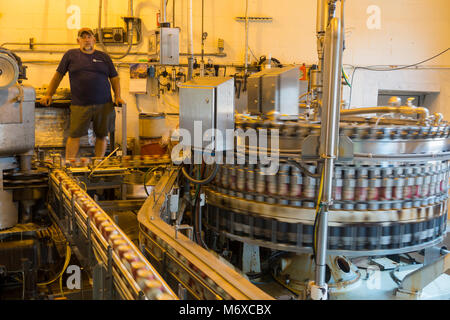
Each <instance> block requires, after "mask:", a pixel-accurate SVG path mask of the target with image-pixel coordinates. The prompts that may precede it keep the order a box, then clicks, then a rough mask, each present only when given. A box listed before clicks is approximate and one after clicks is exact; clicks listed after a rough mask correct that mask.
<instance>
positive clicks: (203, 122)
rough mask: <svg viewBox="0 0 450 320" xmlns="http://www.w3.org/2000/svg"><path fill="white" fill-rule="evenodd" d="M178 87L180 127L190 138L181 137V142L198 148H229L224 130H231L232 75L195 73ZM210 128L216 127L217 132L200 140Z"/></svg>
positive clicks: (229, 142) (221, 149) (230, 144)
mask: <svg viewBox="0 0 450 320" xmlns="http://www.w3.org/2000/svg"><path fill="white" fill-rule="evenodd" d="M179 88H180V129H186V130H187V131H189V132H190V135H191V141H184V139H183V141H182V142H181V143H183V144H184V145H189V146H191V147H192V148H194V150H197V151H200V150H199V149H202V150H203V149H204V148H206V147H208V148H209V149H210V150H215V151H225V150H231V149H232V148H233V139H230V140H231V141H228V140H229V139H226V131H227V130H228V129H231V130H234V79H233V78H229V77H198V78H194V79H192V80H190V81H187V82H185V83H183V84H181V85H180V86H179ZM209 129H216V130H217V131H219V132H220V134H213V135H212V137H211V140H209V141H208V140H207V139H205V141H203V137H204V134H205V132H206V131H207V130H209ZM210 132H211V131H210ZM213 133H214V132H213ZM194 141H197V142H199V141H200V142H199V143H194ZM211 145H213V148H211Z"/></svg>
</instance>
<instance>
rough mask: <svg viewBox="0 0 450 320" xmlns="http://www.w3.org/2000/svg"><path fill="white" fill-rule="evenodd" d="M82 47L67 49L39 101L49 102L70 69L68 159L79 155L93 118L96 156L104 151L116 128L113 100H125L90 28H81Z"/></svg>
mask: <svg viewBox="0 0 450 320" xmlns="http://www.w3.org/2000/svg"><path fill="white" fill-rule="evenodd" d="M77 42H78V44H79V45H80V48H79V49H70V50H68V51H67V52H66V53H65V54H64V56H63V58H62V59H61V61H60V63H59V65H58V68H57V69H56V72H55V75H54V76H53V78H52V80H51V82H50V84H49V87H48V89H47V92H46V95H45V96H44V97H42V99H41V101H40V103H41V104H42V105H44V106H49V105H50V104H51V103H52V96H53V94H55V91H56V89H57V88H58V86H59V84H60V83H61V80H62V79H63V77H64V75H65V74H66V73H67V71H68V72H69V80H70V90H71V93H72V104H71V106H70V129H69V137H68V139H67V144H66V160H68V159H73V158H75V157H76V156H77V153H78V149H79V147H80V138H81V137H82V136H85V135H87V133H88V129H89V126H90V122H91V121H92V123H93V128H94V133H95V137H96V139H95V156H96V157H103V156H104V155H105V151H106V146H107V140H106V137H107V136H108V133H109V132H111V131H113V130H114V121H115V112H114V105H113V100H112V97H111V87H112V90H113V91H114V103H115V104H117V105H119V104H123V103H124V101H123V100H122V98H121V97H120V79H119V76H118V74H117V71H116V68H115V67H114V64H113V62H112V60H111V58H110V57H109V55H108V54H106V53H104V52H102V51H98V50H95V49H94V46H95V37H94V33H93V32H92V30H91V29H89V28H82V29H80V30H79V31H78V38H77Z"/></svg>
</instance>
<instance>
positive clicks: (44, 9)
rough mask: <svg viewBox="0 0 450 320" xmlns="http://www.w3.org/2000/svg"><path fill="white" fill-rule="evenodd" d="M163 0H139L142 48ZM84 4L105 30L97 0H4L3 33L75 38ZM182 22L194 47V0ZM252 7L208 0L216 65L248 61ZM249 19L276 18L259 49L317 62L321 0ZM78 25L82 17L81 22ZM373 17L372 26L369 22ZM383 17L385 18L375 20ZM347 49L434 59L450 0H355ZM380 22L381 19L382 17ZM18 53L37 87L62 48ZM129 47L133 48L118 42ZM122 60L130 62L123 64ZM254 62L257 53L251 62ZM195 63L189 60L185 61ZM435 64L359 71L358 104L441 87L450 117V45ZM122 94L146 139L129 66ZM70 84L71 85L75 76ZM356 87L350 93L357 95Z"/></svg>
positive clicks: (258, 36)
mask: <svg viewBox="0 0 450 320" xmlns="http://www.w3.org/2000/svg"><path fill="white" fill-rule="evenodd" d="M193 3H194V38H195V44H194V47H195V52H200V37H201V0H193ZM159 4H160V1H159V0H152V1H134V15H135V16H138V17H140V18H141V19H142V21H143V35H144V41H143V43H142V44H141V45H140V46H139V47H137V48H134V49H133V51H139V52H143V51H144V52H145V51H146V49H147V36H148V34H149V31H150V30H152V29H154V28H155V26H156V13H157V11H158V9H159V8H158V7H159ZM74 5H75V6H78V7H79V9H80V16H79V17H80V25H81V26H89V27H92V28H96V27H97V24H98V12H99V1H92V0H91V1H88V0H64V1H63V0H33V1H31V0H16V1H1V2H0V39H1V41H0V42H1V43H6V42H28V41H29V38H34V40H35V42H61V43H62V42H73V43H75V39H76V29H70V26H69V25H68V22H71V21H74V20H73V17H72V15H73V13H71V12H68V11H67V9H68V8H69V7H70V6H74ZM373 5H375V6H377V7H376V8H375V9H377V8H379V10H380V11H379V13H380V15H379V28H375V29H373V28H372V29H370V28H369V27H370V22H373V20H372V18H373V14H374V12H373V11H367V10H368V8H372V7H370V6H373ZM175 7H176V10H175V13H176V15H175V17H176V26H179V27H181V34H180V50H181V51H182V52H187V31H188V29H187V21H188V18H187V0H176V1H175ZM172 12H173V11H172V0H169V1H168V12H167V16H168V20H171V19H172ZM244 14H245V1H244V0H205V19H204V29H205V31H206V32H208V38H207V40H206V42H205V51H206V52H216V51H217V49H216V47H217V39H218V38H222V39H224V40H225V52H226V54H227V57H226V58H214V59H213V60H214V62H215V63H227V64H233V63H239V64H242V63H243V61H244V44H245V37H244V23H242V22H237V21H235V17H237V16H243V15H244ZM248 14H249V16H269V17H272V18H273V21H272V22H270V23H250V26H249V34H250V36H249V46H250V48H251V49H252V51H253V52H254V54H255V55H256V56H257V57H259V56H261V55H266V56H268V55H272V57H276V58H277V59H279V60H281V61H282V62H283V63H307V64H312V63H316V57H317V54H316V40H315V39H316V38H315V23H316V22H315V20H316V1H313V0H308V1H306V0H303V1H298V0H279V1H273V0H272V1H271V0H249V6H248ZM126 15H128V1H125V0H122V1H119V0H103V15H102V26H109V27H112V26H123V20H122V19H121V17H122V16H126ZM75 22H76V21H75ZM368 22H369V27H368ZM375 22H376V21H375ZM345 26H346V29H345V30H346V50H345V52H344V57H343V61H344V63H345V64H346V71H347V73H348V74H349V75H351V74H352V71H353V67H352V66H356V65H358V66H361V65H408V64H413V63H416V62H419V61H422V60H424V59H427V58H429V57H431V56H433V55H435V54H436V53H438V52H440V51H442V50H444V49H446V48H448V47H450V1H448V0H347V1H346V11H345ZM375 26H376V23H375ZM6 47H7V48H9V49H12V50H15V51H16V53H17V54H18V55H19V56H20V57H21V58H22V59H23V60H24V61H25V64H26V65H27V66H28V71H27V75H28V78H29V79H28V80H27V81H25V83H27V84H30V85H32V86H35V87H42V86H43V85H45V84H47V83H48V82H49V81H50V79H51V77H52V74H53V72H54V71H55V69H56V65H57V62H58V61H59V59H60V58H61V56H62V54H61V53H55V54H49V53H42V54H40V53H28V52H19V51H17V50H18V49H27V46H15V45H6ZM68 48H70V47H69V46H56V47H55V46H53V47H41V46H39V47H36V49H56V50H66V49H68ZM117 50H118V51H121V52H123V51H124V50H125V48H123V47H122V48H117ZM143 57H145V56H136V55H130V56H128V57H126V58H124V59H122V60H123V61H124V62H136V61H137V60H138V59H139V58H143ZM122 60H121V61H122ZM37 61H40V62H37ZM253 61H254V59H253V57H252V56H250V62H253ZM182 62H183V63H185V62H186V59H185V58H183V59H182ZM425 65H426V66H427V67H429V69H420V70H402V71H390V72H371V71H365V70H360V69H358V70H357V71H356V72H355V74H354V75H355V78H354V81H353V84H354V86H353V90H352V101H351V104H352V106H359V105H367V106H373V105H376V96H377V92H378V90H379V89H395V88H401V89H402V90H404V91H408V90H409V91H414V90H417V91H437V92H440V93H439V94H437V95H436V96H435V98H433V99H431V100H430V106H431V109H432V110H433V111H440V112H443V113H444V114H445V116H446V118H447V119H450V112H447V111H446V106H447V105H449V104H450V73H449V72H450V71H449V70H450V69H449V68H450V51H449V52H447V53H446V54H444V55H442V56H440V57H438V58H436V59H434V60H432V61H429V62H427V63H426V64H425ZM118 70H119V75H120V77H121V86H122V96H123V97H124V98H125V100H126V101H127V102H128V128H129V132H128V136H129V137H137V136H138V132H139V131H138V111H137V108H136V98H135V96H134V95H130V94H129V93H128V87H129V86H128V76H129V71H128V68H127V67H119V68H118ZM61 86H62V87H69V82H68V79H67V77H65V79H64V80H63V82H62V84H61ZM154 87H155V83H154V82H153V81H149V92H153V93H155V90H154ZM348 93H349V90H348V88H346V89H345V95H344V99H347V100H348ZM138 99H139V107H140V108H141V109H142V110H144V111H156V110H161V109H165V110H169V111H173V110H174V109H176V106H174V105H176V104H177V100H178V98H177V96H176V95H174V96H168V97H167V99H165V100H164V101H162V100H161V101H158V99H156V97H154V96H152V95H151V93H149V94H147V95H143V96H142V95H141V96H139V97H138Z"/></svg>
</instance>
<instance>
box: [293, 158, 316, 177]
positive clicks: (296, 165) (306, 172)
mask: <svg viewBox="0 0 450 320" xmlns="http://www.w3.org/2000/svg"><path fill="white" fill-rule="evenodd" d="M287 162H288V163H290V164H292V165H294V166H295V167H297V168H298V169H300V171H302V172H303V173H304V174H306V175H307V176H308V177H311V178H320V173H312V172H310V171H309V170H308V169H306V168H305V167H303V164H302V163H300V162H297V161H295V160H294V159H293V158H289V159H288V160H287Z"/></svg>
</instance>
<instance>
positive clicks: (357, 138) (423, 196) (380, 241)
mask: <svg viewBox="0 0 450 320" xmlns="http://www.w3.org/2000/svg"><path fill="white" fill-rule="evenodd" d="M379 120H380V119H377V118H370V117H368V118H362V117H354V118H352V119H346V120H341V123H340V137H341V138H340V140H345V139H346V138H344V137H347V138H349V139H350V140H351V142H352V144H351V145H352V148H353V150H352V152H351V154H352V155H354V157H353V158H352V157H350V158H348V157H347V158H346V159H344V160H347V161H342V159H337V161H336V163H335V168H334V174H333V187H332V194H333V203H332V205H331V210H330V212H329V223H328V253H329V254H332V255H341V254H343V255H348V256H352V255H353V256H358V255H386V254H395V253H401V252H411V251H416V250H420V249H423V248H425V247H428V246H432V245H434V244H437V243H439V242H441V241H442V239H443V236H444V234H445V229H446V223H447V201H448V181H449V170H450V164H449V160H448V159H449V152H448V151H449V150H450V139H449V133H450V127H449V126H448V125H447V123H446V122H441V123H440V124H437V125H434V124H426V125H418V124H417V121H411V120H407V119H383V121H379ZM236 127H237V128H238V129H242V131H243V132H246V131H247V130H248V129H254V130H255V131H256V132H259V131H260V130H261V129H267V132H268V133H269V136H270V132H271V129H278V132H279V143H278V145H279V147H278V150H277V151H278V152H279V158H278V159H275V160H274V161H277V160H278V161H279V169H278V172H277V173H276V174H266V173H267V165H266V166H264V165H261V164H260V163H254V162H253V163H252V162H251V161H250V160H251V158H252V157H251V156H252V154H253V153H255V152H256V151H261V150H262V148H260V147H259V148H255V147H252V146H249V145H248V142H247V140H248V141H249V140H250V139H243V141H246V142H245V152H244V153H239V152H237V151H235V155H234V164H229V162H230V161H227V164H223V165H221V167H220V171H219V172H218V174H217V176H216V177H215V180H214V181H213V183H212V185H210V186H209V188H208V189H207V203H208V207H207V212H206V214H205V218H204V224H205V226H206V227H207V228H208V229H210V230H212V231H216V232H220V233H223V234H225V235H226V236H227V237H229V238H231V239H234V240H239V241H245V242H249V243H253V244H257V245H260V246H263V247H267V248H272V249H277V250H286V251H292V252H311V251H312V249H311V248H312V242H313V239H314V223H315V217H316V206H317V203H316V201H317V195H318V192H319V187H320V174H319V173H320V172H321V169H320V165H321V164H320V163H319V164H318V162H303V163H301V167H303V168H304V169H306V170H304V169H302V168H300V167H299V166H298V165H296V164H295V163H294V162H293V161H292V160H293V159H294V158H296V160H297V161H300V162H301V160H300V155H301V154H302V150H304V151H305V150H311V149H314V148H315V147H316V146H314V145H311V142H314V139H311V137H314V136H316V137H318V136H320V124H317V123H311V122H306V121H298V122H294V121H287V122H282V123H281V122H275V121H264V120H257V119H253V120H251V119H248V118H247V119H245V120H242V121H238V122H237V124H236ZM261 132H263V131H261ZM307 137H308V138H307ZM261 138H265V137H264V135H260V136H259V139H261ZM268 140H269V142H270V137H269V139H268ZM316 141H318V139H316ZM264 151H266V152H267V151H268V154H269V156H270V152H271V151H274V150H271V146H270V143H269V144H268V147H267V149H264ZM305 153H306V152H305ZM305 153H304V154H305ZM340 153H344V152H343V151H342V150H341V147H340ZM244 154H245V156H243V155H244ZM224 159H225V157H224ZM253 159H254V158H253ZM238 161H241V162H238ZM317 165H319V168H318V167H317Z"/></svg>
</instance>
